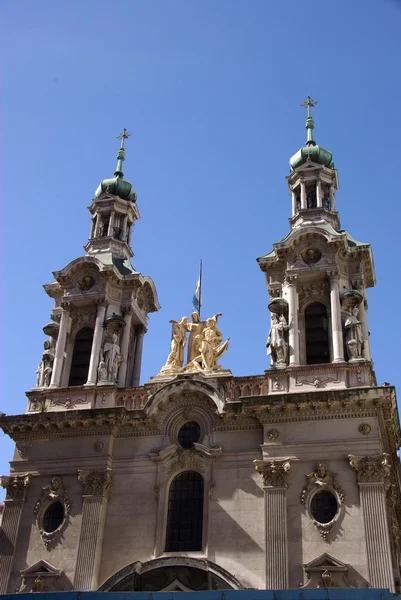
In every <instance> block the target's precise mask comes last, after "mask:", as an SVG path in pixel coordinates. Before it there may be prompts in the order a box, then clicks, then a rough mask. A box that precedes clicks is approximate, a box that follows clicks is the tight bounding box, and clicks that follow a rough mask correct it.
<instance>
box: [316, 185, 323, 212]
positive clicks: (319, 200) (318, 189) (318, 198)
mask: <svg viewBox="0 0 401 600" xmlns="http://www.w3.org/2000/svg"><path fill="white" fill-rule="evenodd" d="M316 205H317V207H318V208H321V207H322V182H321V181H320V179H316Z"/></svg>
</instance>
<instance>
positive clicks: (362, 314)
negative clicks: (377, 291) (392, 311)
mask: <svg viewBox="0 0 401 600" xmlns="http://www.w3.org/2000/svg"><path fill="white" fill-rule="evenodd" d="M359 291H360V292H361V294H362V296H363V300H362V302H361V303H360V305H359V306H358V308H359V320H360V322H361V326H362V336H363V352H362V356H363V357H364V358H366V360H371V356H370V341H369V330H368V322H367V318H366V308H367V302H366V299H365V289H364V288H359ZM365 304H366V308H365Z"/></svg>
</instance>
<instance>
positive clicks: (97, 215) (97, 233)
mask: <svg viewBox="0 0 401 600" xmlns="http://www.w3.org/2000/svg"><path fill="white" fill-rule="evenodd" d="M95 219H96V223H95V233H94V235H95V238H97V237H99V235H100V223H101V219H102V217H101V213H100V212H96V215H95Z"/></svg>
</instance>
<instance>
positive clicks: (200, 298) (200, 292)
mask: <svg viewBox="0 0 401 600" xmlns="http://www.w3.org/2000/svg"><path fill="white" fill-rule="evenodd" d="M201 302H202V259H201V261H200V267H199V298H198V314H199V320H200V316H201Z"/></svg>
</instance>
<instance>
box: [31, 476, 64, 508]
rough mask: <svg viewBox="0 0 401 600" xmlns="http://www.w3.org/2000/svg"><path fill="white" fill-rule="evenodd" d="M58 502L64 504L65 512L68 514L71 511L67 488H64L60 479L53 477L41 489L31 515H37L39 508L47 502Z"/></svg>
mask: <svg viewBox="0 0 401 600" xmlns="http://www.w3.org/2000/svg"><path fill="white" fill-rule="evenodd" d="M49 500H50V501H53V500H59V501H60V502H62V503H63V504H64V508H65V512H66V513H67V514H68V513H70V511H71V500H70V498H69V496H68V488H66V487H65V486H64V485H63V483H62V481H61V478H60V477H53V478H52V480H51V481H50V483H49V485H47V486H46V487H44V488H43V489H42V493H41V495H40V498H39V500H38V501H37V502H36V504H35V507H34V509H33V514H34V515H37V514H38V513H39V511H40V508H41V506H43V504H44V503H47V502H48V501H49Z"/></svg>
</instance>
